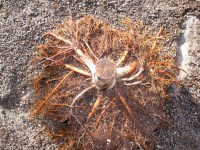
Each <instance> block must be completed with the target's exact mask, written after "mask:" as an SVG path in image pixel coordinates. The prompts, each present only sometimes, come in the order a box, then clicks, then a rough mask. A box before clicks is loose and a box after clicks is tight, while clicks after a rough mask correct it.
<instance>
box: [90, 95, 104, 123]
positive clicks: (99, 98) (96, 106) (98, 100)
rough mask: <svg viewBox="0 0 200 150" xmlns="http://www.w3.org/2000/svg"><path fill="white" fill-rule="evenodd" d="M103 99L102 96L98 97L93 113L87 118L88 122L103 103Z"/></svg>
mask: <svg viewBox="0 0 200 150" xmlns="http://www.w3.org/2000/svg"><path fill="white" fill-rule="evenodd" d="M102 98H103V97H102V95H100V96H98V97H97V99H96V101H95V103H94V105H93V107H92V111H91V112H90V113H89V115H88V117H87V120H89V119H90V118H91V117H92V116H93V115H94V113H95V112H96V110H97V108H98V106H99V104H100V103H101V101H102Z"/></svg>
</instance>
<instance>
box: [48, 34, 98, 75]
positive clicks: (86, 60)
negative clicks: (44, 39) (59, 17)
mask: <svg viewBox="0 0 200 150" xmlns="http://www.w3.org/2000/svg"><path fill="white" fill-rule="evenodd" d="M45 35H51V36H53V37H55V38H57V39H58V40H60V41H62V42H64V43H66V44H67V45H69V46H71V47H72V49H74V52H75V53H76V55H78V56H79V58H80V60H81V61H83V62H84V63H85V64H86V66H87V67H88V68H89V69H90V71H91V73H92V75H94V73H95V64H94V62H93V60H92V59H91V57H90V56H88V55H87V54H84V53H83V52H82V51H81V50H80V49H79V48H77V47H76V46H74V44H73V43H72V42H71V41H69V40H67V39H65V38H63V37H62V36H61V35H59V33H56V32H48V33H46V34H45Z"/></svg>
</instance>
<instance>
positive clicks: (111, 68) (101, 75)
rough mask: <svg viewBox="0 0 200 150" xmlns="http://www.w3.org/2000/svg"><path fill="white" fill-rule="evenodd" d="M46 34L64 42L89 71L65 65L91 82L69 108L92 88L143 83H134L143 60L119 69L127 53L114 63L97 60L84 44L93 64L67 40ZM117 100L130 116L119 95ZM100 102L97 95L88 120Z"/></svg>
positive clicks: (124, 102) (140, 71)
mask: <svg viewBox="0 0 200 150" xmlns="http://www.w3.org/2000/svg"><path fill="white" fill-rule="evenodd" d="M48 34H49V35H52V36H54V37H55V38H57V39H59V40H61V41H62V42H64V43H65V44H66V47H69V46H70V47H72V48H73V50H74V52H75V55H77V56H78V59H80V60H81V62H82V63H84V64H85V65H86V66H87V67H88V69H89V72H88V71H85V70H82V69H79V68H76V67H74V66H71V65H69V64H65V67H66V68H68V69H70V70H72V71H74V72H77V73H79V74H81V75H84V76H88V77H90V78H91V80H92V84H91V85H90V86H89V87H88V88H86V89H84V90H83V91H82V92H80V93H79V94H78V95H77V96H76V97H75V98H74V99H73V101H72V103H71V105H70V107H71V108H72V107H73V106H74V105H75V104H76V102H77V100H78V99H79V98H80V97H82V96H83V95H84V94H85V93H86V92H87V91H89V90H91V89H93V88H96V89H97V90H99V91H102V90H107V89H111V88H114V87H115V85H116V84H118V83H120V84H123V85H125V86H132V85H137V84H140V83H142V82H143V80H137V81H134V80H135V79H137V78H138V77H139V76H140V75H141V74H142V72H143V71H144V66H143V64H144V60H140V63H138V62H137V61H134V62H132V63H130V64H129V65H126V66H124V67H119V66H120V65H121V64H122V63H123V62H124V61H125V59H126V57H127V55H128V51H125V52H124V55H123V56H122V57H121V59H120V60H119V61H118V62H114V61H113V60H111V59H110V58H109V57H104V58H100V59H99V58H97V56H96V55H95V54H94V52H93V51H92V50H91V48H90V47H89V44H88V43H86V42H85V44H86V45H87V46H88V50H89V51H90V52H91V53H92V54H93V57H94V58H95V59H96V60H97V61H96V62H95V61H94V60H93V59H92V57H91V56H89V55H87V54H86V53H84V52H83V51H82V50H81V49H79V48H77V47H76V46H74V45H73V43H72V42H71V41H69V40H67V39H63V38H62V37H61V36H59V35H56V34H54V33H48ZM137 65H139V68H138V70H137V72H136V73H135V70H136V68H137ZM127 76H128V77H127ZM118 93H119V92H118ZM119 99H120V100H121V102H122V103H123V105H124V107H125V108H126V110H127V111H128V113H129V114H130V115H131V114H132V112H131V109H130V108H129V106H128V104H127V102H126V100H125V98H124V97H123V96H122V95H121V94H119ZM101 100H102V95H99V96H98V98H97V100H96V102H95V103H94V105H93V108H92V111H91V112H90V113H89V115H88V119H90V118H91V117H92V116H93V115H94V113H95V111H96V109H97V107H98V106H99V104H100V102H101Z"/></svg>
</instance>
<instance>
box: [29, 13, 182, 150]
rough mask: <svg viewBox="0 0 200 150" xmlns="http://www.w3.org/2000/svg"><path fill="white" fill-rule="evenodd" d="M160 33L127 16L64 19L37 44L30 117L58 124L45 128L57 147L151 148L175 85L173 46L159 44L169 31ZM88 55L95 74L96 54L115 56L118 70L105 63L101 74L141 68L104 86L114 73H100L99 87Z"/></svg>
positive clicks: (107, 57)
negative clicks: (115, 21)
mask: <svg viewBox="0 0 200 150" xmlns="http://www.w3.org/2000/svg"><path fill="white" fill-rule="evenodd" d="M162 31H163V30H162V28H161V29H160V30H159V31H156V33H153V32H152V31H150V30H148V29H147V28H146V27H145V26H144V25H143V24H142V23H141V22H138V21H137V22H134V21H132V20H131V19H123V20H122V22H121V28H116V27H113V26H112V25H110V24H109V23H107V22H105V21H103V20H102V19H101V20H97V19H95V18H94V17H92V16H85V17H83V18H81V19H78V20H73V19H72V18H67V19H66V20H65V21H63V22H62V23H60V24H58V25H57V26H56V28H55V29H54V30H52V31H49V32H47V33H46V34H45V36H44V37H45V42H44V44H42V45H39V46H38V48H37V54H36V56H35V58H34V61H33V62H34V63H35V64H36V66H40V67H41V69H40V73H39V74H37V75H36V76H35V77H34V78H33V80H32V83H33V87H34V89H35V93H36V100H35V105H34V107H33V109H32V111H31V115H32V116H40V117H41V118H43V119H46V120H49V121H50V120H51V121H52V120H53V122H56V124H59V125H55V124H54V125H55V126H53V127H52V125H53V124H50V125H49V129H53V130H51V131H50V133H51V135H52V136H53V137H57V138H58V139H62V140H63V141H64V143H63V144H62V146H61V147H60V148H61V149H137V148H138V147H139V148H142V149H153V148H154V145H155V143H156V138H155V136H154V131H155V130H156V129H157V128H158V127H160V126H161V124H162V122H163V121H165V118H164V116H163V106H164V103H165V101H166V99H167V93H166V89H167V88H168V86H169V85H171V84H172V83H176V84H179V83H178V81H177V80H176V79H175V75H176V72H177V71H178V69H177V67H176V65H175V59H174V53H175V52H174V51H173V50H168V49H166V47H165V46H164V44H165V41H166V38H167V37H168V36H167V35H166V33H164V32H162ZM154 32H155V31H154ZM163 35H164V36H163ZM77 49H78V50H80V51H81V52H82V54H84V55H82V54H80V53H81V52H80V51H77ZM83 57H84V58H83ZM88 60H89V61H91V62H93V65H94V66H96V72H97V64H98V62H99V61H100V60H107V61H108V64H109V63H110V62H111V61H112V62H114V63H113V64H114V65H115V66H114V68H115V69H113V68H112V67H113V66H112V65H111V66H109V65H107V64H106V63H103V64H104V65H102V66H101V67H99V69H102V68H103V69H104V70H100V71H99V72H100V73H102V74H103V72H107V74H106V75H109V71H110V69H111V70H112V69H113V70H114V73H115V72H116V68H120V67H121V68H125V67H124V66H128V67H129V70H128V72H127V73H126V74H123V78H126V79H127V78H130V77H131V76H134V75H136V74H137V73H138V72H139V70H140V69H141V67H142V68H143V70H142V71H140V74H138V76H137V77H135V78H134V81H131V82H120V81H124V80H122V79H121V78H120V79H118V78H117V77H116V74H114V75H113V76H114V77H113V76H112V77H111V78H112V79H113V80H115V83H114V86H112V87H111V86H107V85H109V84H107V81H111V78H106V79H105V80H103V79H102V78H103V75H99V76H101V77H102V78H100V79H99V77H97V79H98V81H97V82H98V84H100V81H99V80H101V82H103V84H104V86H101V85H100V86H98V87H100V88H98V87H97V83H96V82H94V81H93V78H94V77H93V76H91V74H92V73H91V70H90V67H88V64H90V63H91V62H89V63H88V64H87V62H88ZM105 66H106V67H105ZM109 67H111V68H109ZM128 67H127V68H128ZM108 68H109V69H108ZM130 68H131V69H130ZM105 69H106V70H105ZM126 71H127V70H126ZM96 72H95V73H96ZM96 74H97V73H96ZM96 74H95V76H97V75H96ZM104 75H105V73H104ZM95 81H96V80H95ZM104 81H105V82H106V83H105V82H104ZM125 81H126V80H125ZM128 81H129V80H128ZM128 83H129V84H128ZM131 83H133V84H131ZM134 83H135V84H134ZM91 85H93V86H92V87H91ZM90 87H91V88H90Z"/></svg>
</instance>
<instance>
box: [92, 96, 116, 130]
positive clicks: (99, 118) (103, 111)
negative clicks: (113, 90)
mask: <svg viewBox="0 0 200 150" xmlns="http://www.w3.org/2000/svg"><path fill="white" fill-rule="evenodd" d="M115 100H116V98H113V100H112V101H111V102H110V103H109V104H108V105H107V107H106V108H104V109H103V110H102V112H101V114H100V115H99V117H98V119H97V121H96V123H95V128H97V126H98V124H99V122H100V120H101V118H102V117H103V115H104V114H105V113H106V110H107V109H108V108H109V107H110V106H111V104H112V102H114V101H115Z"/></svg>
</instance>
